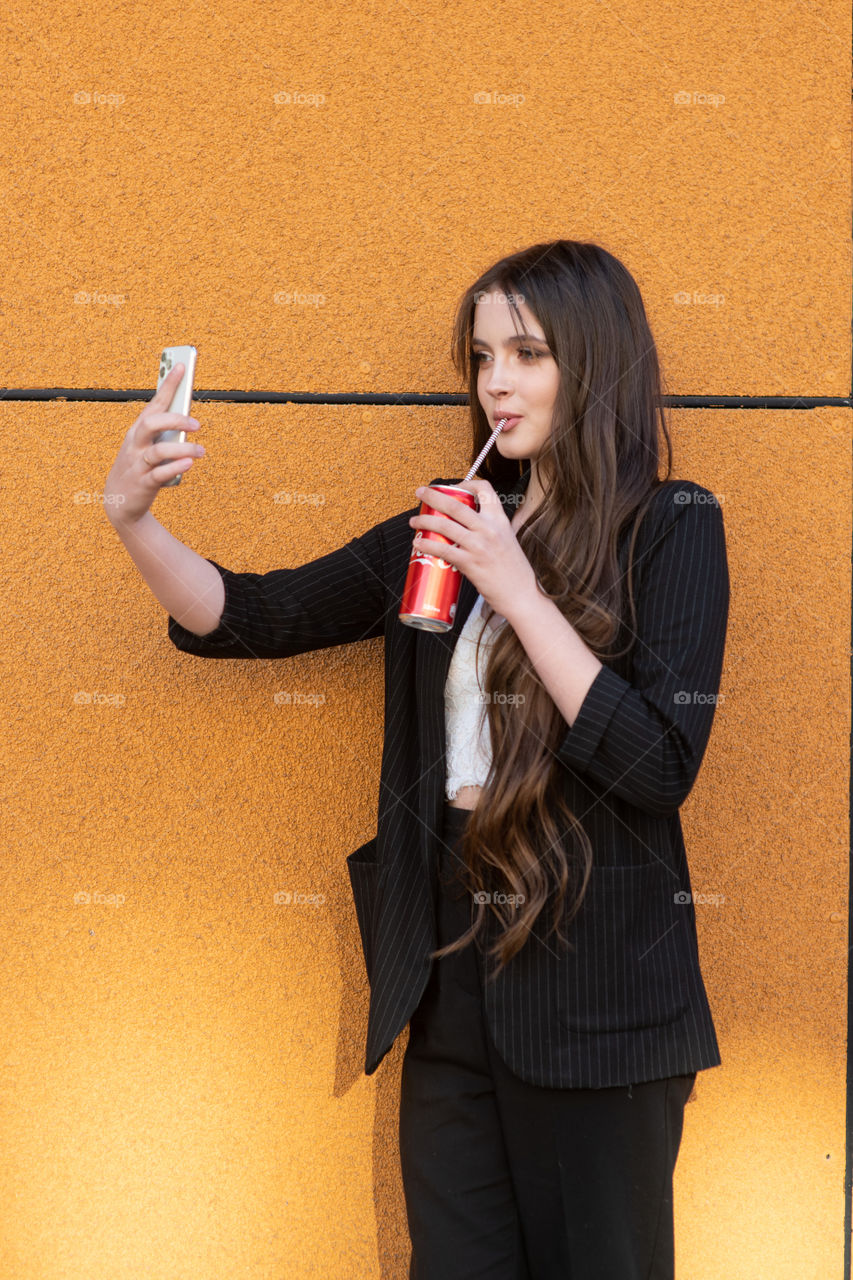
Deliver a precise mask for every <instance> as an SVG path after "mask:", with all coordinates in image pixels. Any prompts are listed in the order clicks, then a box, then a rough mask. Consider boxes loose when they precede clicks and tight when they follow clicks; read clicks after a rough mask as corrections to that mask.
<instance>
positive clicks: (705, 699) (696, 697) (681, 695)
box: [672, 689, 726, 707]
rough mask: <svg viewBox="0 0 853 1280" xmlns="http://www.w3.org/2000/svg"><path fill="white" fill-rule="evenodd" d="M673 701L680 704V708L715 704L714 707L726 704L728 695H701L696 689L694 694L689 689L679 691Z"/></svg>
mask: <svg viewBox="0 0 853 1280" xmlns="http://www.w3.org/2000/svg"><path fill="white" fill-rule="evenodd" d="M672 700H673V702H676V703H678V705H679V706H680V707H686V706H688V705H689V704H695V705H699V704H700V703H704V704H707V703H714V705H717V704H719V703H720V702H725V700H726V695H725V694H724V693H700V692H699V690H698V689H694V690H693V692H692V693H691V691H690V690H689V689H677V690H676V692H675V693H674V694H673V695H672Z"/></svg>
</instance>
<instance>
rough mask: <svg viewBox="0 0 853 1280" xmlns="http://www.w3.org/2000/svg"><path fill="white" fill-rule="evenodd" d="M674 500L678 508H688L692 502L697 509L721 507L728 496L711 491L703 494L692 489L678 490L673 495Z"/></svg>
mask: <svg viewBox="0 0 853 1280" xmlns="http://www.w3.org/2000/svg"><path fill="white" fill-rule="evenodd" d="M672 500H673V502H674V503H675V504H676V506H678V507H686V506H688V504H689V503H691V502H692V503H693V505H694V506H695V507H703V506H706V507H721V506H722V505H723V503H724V502H725V500H726V495H725V494H724V493H711V492H710V491H708V492H706V493H702V492H700V491H699V490H696V491H695V492H694V490H692V489H678V490H676V492H675V493H674V494H673V495H672Z"/></svg>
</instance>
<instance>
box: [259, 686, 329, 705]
mask: <svg viewBox="0 0 853 1280" xmlns="http://www.w3.org/2000/svg"><path fill="white" fill-rule="evenodd" d="M272 700H273V702H274V703H275V704H276V706H277V707H321V706H322V705H323V703H324V702H325V701H326V695H325V693H305V692H303V691H302V690H299V689H296V690H293V691H292V692H291V691H289V690H287V689H279V691H278V693H274V694H273V696H272Z"/></svg>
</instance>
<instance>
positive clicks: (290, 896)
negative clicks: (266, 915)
mask: <svg viewBox="0 0 853 1280" xmlns="http://www.w3.org/2000/svg"><path fill="white" fill-rule="evenodd" d="M272 900H273V902H274V903H275V905H276V906H277V907H322V905H323V903H324V902H325V901H326V895H325V894H324V893H291V891H290V890H289V889H279V890H277V892H276V893H274V894H273V896H272Z"/></svg>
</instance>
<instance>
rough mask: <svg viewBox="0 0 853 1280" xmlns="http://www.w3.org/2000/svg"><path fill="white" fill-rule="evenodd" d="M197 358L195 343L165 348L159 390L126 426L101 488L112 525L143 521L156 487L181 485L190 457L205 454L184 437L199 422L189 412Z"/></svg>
mask: <svg viewBox="0 0 853 1280" xmlns="http://www.w3.org/2000/svg"><path fill="white" fill-rule="evenodd" d="M195 362H196V349H195V347H167V348H166V349H165V350H164V351H163V353H162V355H161V360H160V376H159V380H158V383H157V390H156V391H155V393H154V395H153V397H152V398H151V400H149V402H148V404H147V405H146V406H145V408H144V409H143V410H142V412H141V413H140V415H139V417H138V418H137V419H136V421H135V422H134V423H133V425H132V426H131V427H130V428H129V429H128V432H127V435H126V436H125V438H124V441H123V443H122V446H121V449H120V450H119V452H118V456H117V457H116V460H115V462H114V463H113V466H112V469H111V470H110V473H109V475H108V476H107V480H106V484H105V486H104V495H105V508H106V510H107V513H108V514H109V516H110V519H111V520H112V521H113V522H114V523H115V522H116V521H122V522H127V521H135V520H139V519H141V518H142V516H144V515H145V513H146V512H147V511H148V509H149V507H150V506H151V503H152V502H153V501H154V498H155V497H156V495H157V493H158V491H159V490H160V489H163V488H166V487H167V486H169V485H176V484H180V482H181V476H182V474H183V473H184V472H185V471H188V470H189V468H190V467H191V466H192V464H193V459H194V458H197V457H202V456H203V455H204V452H205V450H204V446H203V445H201V444H196V443H195V442H193V443H188V442H187V439H186V433H187V432H188V431H197V430H198V428H199V425H200V424H199V423H198V421H197V420H196V419H195V418H191V417H190V416H189V409H190V404H191V401H192V393H193V379H194V376H195Z"/></svg>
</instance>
